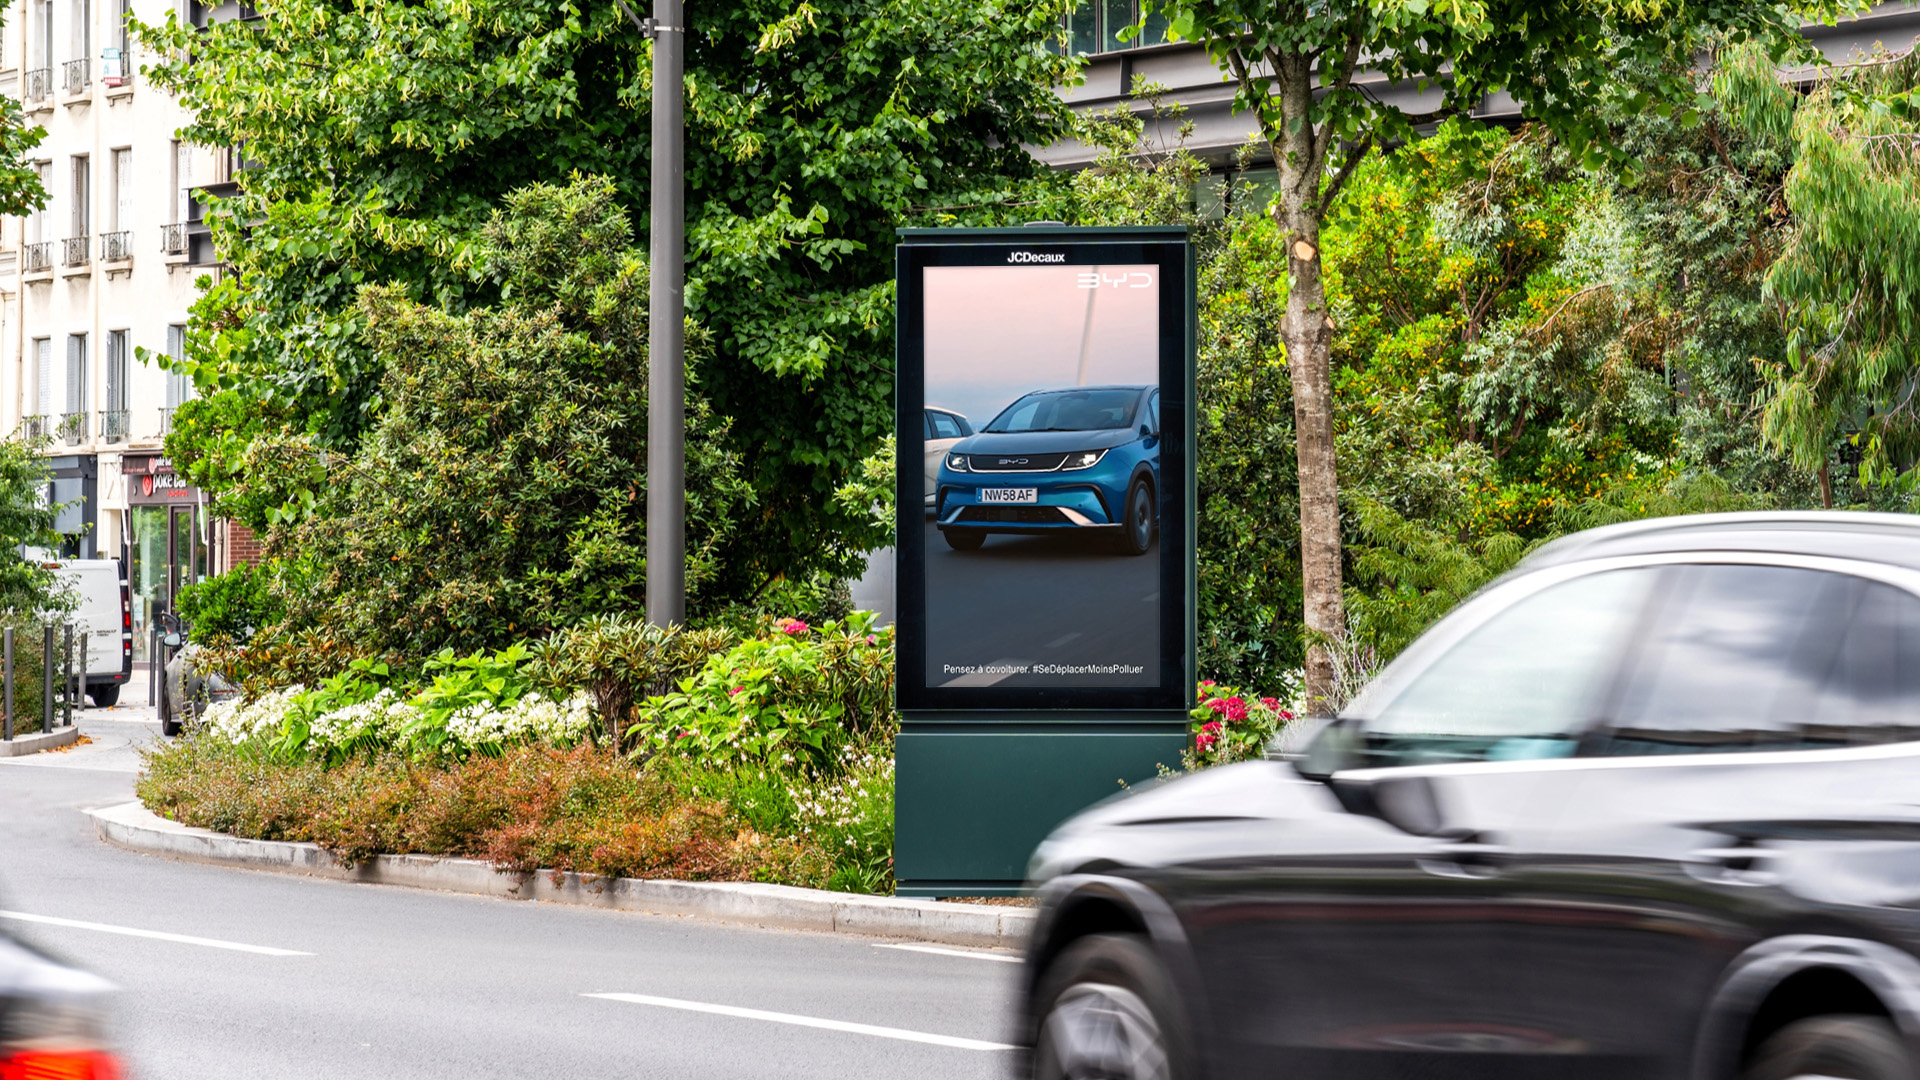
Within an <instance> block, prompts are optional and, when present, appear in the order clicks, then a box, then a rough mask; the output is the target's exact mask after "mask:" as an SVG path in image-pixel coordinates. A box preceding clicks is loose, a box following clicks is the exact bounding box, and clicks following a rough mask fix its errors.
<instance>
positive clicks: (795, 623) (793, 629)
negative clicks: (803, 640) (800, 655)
mask: <svg viewBox="0 0 1920 1080" xmlns="http://www.w3.org/2000/svg"><path fill="white" fill-rule="evenodd" d="M780 629H782V630H784V631H786V632H787V633H789V634H804V633H806V632H807V624H806V623H803V622H801V621H800V620H799V619H781V620H780Z"/></svg>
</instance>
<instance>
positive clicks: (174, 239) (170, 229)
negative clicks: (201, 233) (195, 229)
mask: <svg viewBox="0 0 1920 1080" xmlns="http://www.w3.org/2000/svg"><path fill="white" fill-rule="evenodd" d="M160 251H161V253H162V254H164V255H185V254H186V253H187V223H186V222H184V221H182V222H177V223H175V224H173V225H162V226H160Z"/></svg>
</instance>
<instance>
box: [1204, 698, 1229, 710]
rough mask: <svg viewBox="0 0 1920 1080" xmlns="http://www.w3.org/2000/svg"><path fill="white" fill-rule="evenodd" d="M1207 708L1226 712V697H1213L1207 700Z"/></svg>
mask: <svg viewBox="0 0 1920 1080" xmlns="http://www.w3.org/2000/svg"><path fill="white" fill-rule="evenodd" d="M1207 708H1209V709H1212V710H1213V711H1214V712H1226V711H1227V699H1226V698H1214V699H1213V700H1212V701H1209V702H1207Z"/></svg>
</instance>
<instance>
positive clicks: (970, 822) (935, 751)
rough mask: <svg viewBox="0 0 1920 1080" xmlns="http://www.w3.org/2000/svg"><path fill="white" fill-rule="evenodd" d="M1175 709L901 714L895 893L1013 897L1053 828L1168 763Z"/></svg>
mask: <svg viewBox="0 0 1920 1080" xmlns="http://www.w3.org/2000/svg"><path fill="white" fill-rule="evenodd" d="M1186 747H1187V715H1186V714H1185V713H1182V712H1145V713H1142V712H1058V711H1055V712H1033V713H1018V712H992V713H981V712H965V713H937V712H920V713H912V712H910V713H906V714H903V716H902V718H901V726H900V735H899V738H898V741H897V742H896V743H895V744H894V763H895V764H894V768H895V785H894V790H895V791H896V792H897V796H896V798H897V802H896V804H895V807H894V842H893V850H894V863H893V872H894V880H895V882H896V891H897V893H898V894H899V895H901V896H1017V895H1019V894H1020V893H1021V892H1022V891H1023V887H1024V884H1025V882H1026V877H1027V859H1028V857H1029V856H1031V855H1032V854H1033V849H1034V848H1035V847H1036V846H1037V845H1038V844H1039V843H1040V841H1041V840H1043V839H1045V838H1046V835H1047V834H1048V833H1049V832H1051V831H1053V828H1054V826H1056V825H1058V824H1060V823H1061V822H1062V821H1065V820H1066V819H1068V818H1070V817H1072V816H1073V815H1074V814H1076V813H1078V812H1079V811H1081V810H1084V809H1086V808H1087V807H1089V806H1092V805H1093V804H1094V803H1097V802H1099V801H1100V800H1102V799H1105V798H1108V797H1109V796H1112V795H1116V794H1119V793H1120V792H1121V791H1123V790H1125V788H1126V786H1127V785H1130V784H1138V783H1141V782H1143V781H1151V780H1153V779H1154V778H1155V777H1156V776H1158V775H1159V773H1160V768H1161V766H1166V767H1169V768H1179V766H1180V753H1181V751H1183V750H1185V749H1186Z"/></svg>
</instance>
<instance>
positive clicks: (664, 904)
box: [87, 802, 1033, 948]
mask: <svg viewBox="0 0 1920 1080" xmlns="http://www.w3.org/2000/svg"><path fill="white" fill-rule="evenodd" d="M87 814H88V815H89V816H90V817H92V818H93V823H94V827H95V828H96V829H98V830H99V832H100V837H101V839H103V840H105V841H107V842H108V843H110V844H116V845H118V846H120V847H123V848H128V849H131V850H133V851H142V852H147V853H149V854H154V855H165V856H167V857H169V858H175V859H185V860H188V861H191V862H203V863H213V864H216V865H220V866H239V867H245V868H248V869H253V870H273V871H278V872H281V873H290V874H306V875H309V876H311V877H324V878H332V879H334V880H336V881H358V882H365V883H369V884H377V885H403V886H407V887H409V888H415V889H437V890H439V891H442V892H457V893H469V894H473V895H477V896H497V897H504V898H507V899H513V900H545V901H548V902H550V903H557V904H577V905H580V906H582V907H599V908H614V909H618V910H621V911H640V912H648V913H651V914H656V915H691V916H695V917H697V918H703V919H713V920H715V921H718V922H727V923H739V924H744V925H748V926H771V927H780V928H782V929H790V930H817V931H825V932H828V933H841V934H866V935H870V936H873V937H897V938H910V939H912V940H915V941H931V942H938V943H941V944H946V945H968V946H975V947H985V948H1019V947H1020V946H1021V945H1022V944H1024V943H1025V941H1026V937H1027V931H1028V930H1029V929H1030V928H1031V927H1032V925H1033V911H1032V910H1031V909H1028V908H1006V907H996V906H993V905H990V904H947V903H941V902H939V901H935V900H912V899H907V898H904V897H897V896H862V895H860V894H857V893H837V892H828V891H826V890H824V889H801V888H796V887H794V886H791V885H760V884H755V883H751V882H732V881H712V882H709V881H653V880H646V879H642V878H605V877H598V876H596V875H591V874H573V873H565V874H555V873H552V872H549V871H545V870H541V871H536V872H535V873H531V874H508V873H501V872H499V871H496V870H495V869H494V868H493V867H492V865H490V864H488V863H484V862H481V861H479V860H477V859H443V858H438V857H435V856H431V855H377V856H375V857H374V858H372V859H370V860H368V861H367V862H364V863H362V864H360V865H359V866H354V867H346V866H342V865H341V864H340V862H339V860H337V859H335V858H334V857H333V856H332V855H329V854H328V853H327V852H326V851H324V850H322V849H321V848H320V847H319V846H318V845H315V844H296V843H286V842H282V841H276V840H244V839H241V838H239V837H235V836H227V835H225V834H224V833H217V832H210V831H208V830H206V829H195V828H190V827H188V826H185V825H182V824H180V823H179V822H176V821H168V820H167V819H166V818H163V817H160V816H159V815H157V814H154V813H152V812H151V811H149V810H148V809H147V808H146V807H144V806H142V805H140V804H139V803H138V802H129V803H121V804H119V805H118V806H108V807H102V808H99V809H96V810H89V811H87Z"/></svg>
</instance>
